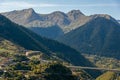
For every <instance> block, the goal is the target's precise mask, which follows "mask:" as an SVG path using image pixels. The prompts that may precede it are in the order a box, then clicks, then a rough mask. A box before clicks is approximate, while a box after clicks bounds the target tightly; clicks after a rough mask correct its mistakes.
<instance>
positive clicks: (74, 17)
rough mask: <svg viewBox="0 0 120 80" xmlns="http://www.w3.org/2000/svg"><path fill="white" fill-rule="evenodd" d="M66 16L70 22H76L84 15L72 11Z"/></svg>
mask: <svg viewBox="0 0 120 80" xmlns="http://www.w3.org/2000/svg"><path fill="white" fill-rule="evenodd" d="M67 15H68V17H69V18H70V19H71V20H77V19H78V18H80V17H81V16H84V14H83V13H82V12H81V11H80V10H72V11H70V12H68V13H67Z"/></svg>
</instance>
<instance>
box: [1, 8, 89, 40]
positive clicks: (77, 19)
mask: <svg viewBox="0 0 120 80" xmlns="http://www.w3.org/2000/svg"><path fill="white" fill-rule="evenodd" d="M2 15H4V16H6V17H7V18H9V19H10V20H11V21H13V22H15V23H17V24H19V25H23V26H25V27H27V28H29V29H31V30H32V31H34V32H36V33H37V34H40V35H41V36H44V37H47V38H51V39H55V38H57V37H58V36H61V35H63V34H64V33H67V32H69V31H71V30H73V29H75V28H77V27H78V26H80V25H83V24H85V23H86V22H87V21H89V20H90V17H87V16H85V15H84V14H83V13H82V12H80V11H79V10H72V11H70V12H68V13H63V12H60V11H55V12H53V13H50V14H38V13H36V12H35V11H34V10H33V9H32V8H29V9H24V10H19V11H18V10H15V11H11V12H6V13H2ZM51 32H52V33H51Z"/></svg>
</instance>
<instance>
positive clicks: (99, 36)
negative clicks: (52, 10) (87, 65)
mask: <svg viewBox="0 0 120 80" xmlns="http://www.w3.org/2000/svg"><path fill="white" fill-rule="evenodd" d="M91 17H92V18H91V20H90V21H89V22H87V23H86V24H85V25H83V26H80V27H78V28H77V29H75V30H73V31H71V32H69V33H67V34H65V35H64V36H61V37H60V38H58V40H59V41H60V42H63V43H65V44H67V45H70V46H71V47H73V48H75V49H77V50H78V51H80V52H82V53H88V54H96V55H102V56H109V57H115V58H118V59H120V57H119V56H120V24H119V23H118V22H117V21H116V20H115V19H113V18H112V17H110V16H109V15H98V14H97V15H92V16H91Z"/></svg>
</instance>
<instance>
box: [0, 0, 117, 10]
mask: <svg viewBox="0 0 120 80" xmlns="http://www.w3.org/2000/svg"><path fill="white" fill-rule="evenodd" d="M15 6H16V7H20V8H28V7H33V8H34V7H107V6H108V7H110V6H111V7H114V6H118V4H115V3H113V4H79V5H70V4H69V5H68V4H49V3H40V4H39V3H28V2H23V1H15V2H2V3H0V7H8V8H9V7H15Z"/></svg>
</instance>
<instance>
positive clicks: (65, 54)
mask: <svg viewBox="0 0 120 80" xmlns="http://www.w3.org/2000/svg"><path fill="white" fill-rule="evenodd" d="M0 39H3V40H7V41H8V45H6V46H9V44H11V43H12V46H14V45H16V46H17V45H18V46H20V48H19V47H16V48H15V49H18V50H19V49H20V50H34V51H41V52H43V53H44V54H47V55H48V56H57V57H59V58H60V59H62V60H64V61H66V62H69V63H71V64H73V65H79V66H94V65H93V64H92V63H91V62H89V61H88V60H87V59H85V58H84V57H83V56H82V55H81V54H80V53H79V52H78V51H76V50H75V49H73V48H71V47H69V46H66V45H64V44H62V43H59V42H57V41H54V40H50V39H47V38H44V37H41V36H39V35H37V34H36V33H34V32H32V31H31V30H29V29H27V28H25V27H23V26H21V25H18V24H15V23H13V22H12V21H10V20H9V19H7V18H6V17H4V16H2V15H0ZM3 40H1V41H3ZM1 41H0V43H1V44H2V42H1ZM1 46H2V45H0V47H1ZM5 48H6V47H4V48H3V49H5ZM9 50H12V47H11V48H10V49H9ZM13 51H14V49H13ZM16 52H17V51H16ZM88 73H90V74H91V75H92V76H93V75H94V76H98V75H99V72H98V74H94V72H93V71H91V70H90V71H88Z"/></svg>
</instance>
